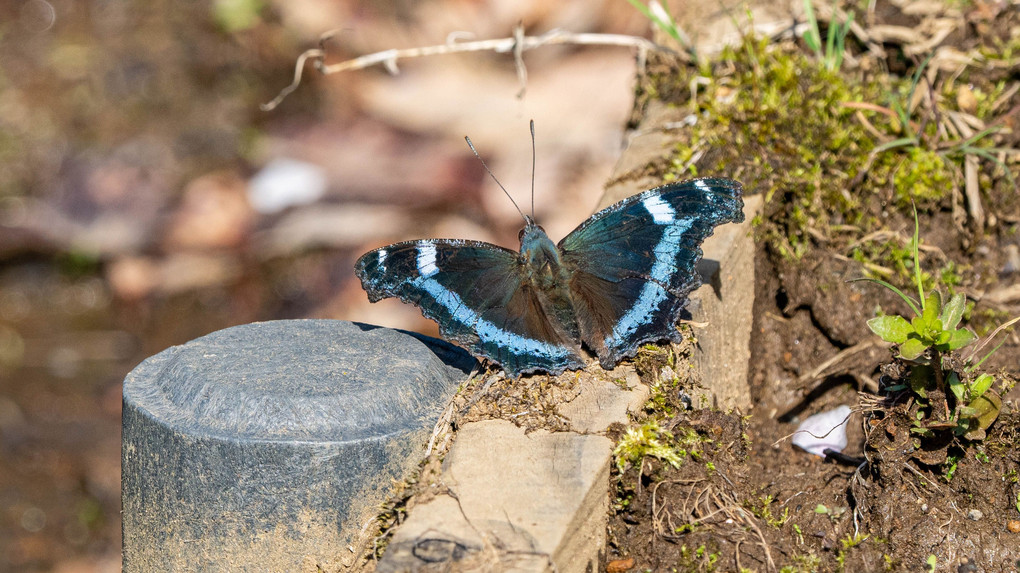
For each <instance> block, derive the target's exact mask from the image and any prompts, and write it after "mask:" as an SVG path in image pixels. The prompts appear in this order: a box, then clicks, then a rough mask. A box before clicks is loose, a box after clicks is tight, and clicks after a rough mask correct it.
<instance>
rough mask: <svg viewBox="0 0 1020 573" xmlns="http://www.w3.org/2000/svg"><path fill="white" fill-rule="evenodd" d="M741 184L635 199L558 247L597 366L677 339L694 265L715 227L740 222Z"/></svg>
mask: <svg viewBox="0 0 1020 573" xmlns="http://www.w3.org/2000/svg"><path fill="white" fill-rule="evenodd" d="M741 194H742V189H741V186H740V183H738V182H736V181H732V180H729V179H695V180H691V181H685V182H682V183H673V184H670V185H665V186H662V187H657V188H655V189H651V190H649V191H645V192H643V193H639V194H637V195H634V196H632V197H629V198H627V199H624V200H623V201H620V202H619V203H616V204H615V205H612V206H610V207H607V208H606V209H603V210H602V211H599V212H598V213H596V214H595V215H593V216H592V217H591V218H590V219H588V220H587V221H585V222H584V223H583V224H582V225H581V226H580V227H578V228H577V229H575V230H574V231H573V232H572V233H570V234H569V235H567V236H566V237H565V238H564V239H563V240H562V241H560V244H559V248H560V250H561V253H562V258H563V263H564V264H565V265H567V267H568V268H569V269H570V270H571V273H572V276H571V283H570V293H571V299H572V300H573V302H574V307H575V309H576V311H577V317H578V326H579V328H580V331H581V339H582V340H583V341H584V343H585V344H587V345H588V347H589V348H591V349H592V350H594V351H595V352H596V353H597V354H598V356H599V361H600V363H601V364H602V366H603V367H604V368H611V367H612V366H614V365H615V364H616V363H617V362H619V361H620V360H621V359H622V358H624V357H626V356H632V355H633V354H634V353H635V352H636V351H637V348H638V347H639V346H640V345H641V344H643V343H645V342H651V341H655V340H662V339H666V338H668V339H671V340H676V339H677V337H678V333H677V330H676V327H675V324H676V320H677V318H678V315H679V314H680V311H681V310H682V309H683V307H684V306H685V305H686V304H687V295H688V294H689V293H690V292H691V291H692V290H694V289H695V288H697V287H698V286H700V284H701V279H700V277H698V274H697V272H695V270H694V265H695V263H697V261H698V260H699V259H701V255H702V252H701V247H700V245H701V242H702V241H704V240H705V237H707V236H709V235H711V234H712V231H713V229H714V228H715V227H716V225H719V224H721V223H725V222H728V221H743V219H744V214H743V199H742V198H741Z"/></svg>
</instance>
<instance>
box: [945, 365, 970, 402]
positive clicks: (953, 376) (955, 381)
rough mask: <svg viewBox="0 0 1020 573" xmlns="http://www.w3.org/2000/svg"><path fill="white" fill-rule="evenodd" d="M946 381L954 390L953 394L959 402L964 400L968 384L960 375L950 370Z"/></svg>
mask: <svg viewBox="0 0 1020 573" xmlns="http://www.w3.org/2000/svg"><path fill="white" fill-rule="evenodd" d="M946 383H947V384H948V385H949V389H950V390H951V391H952V392H953V396H956V401H957V402H962V401H963V399H964V394H965V393H966V391H967V386H966V384H964V383H963V382H962V381H961V380H960V375H959V374H957V373H956V372H950V373H949V376H948V377H947V378H946Z"/></svg>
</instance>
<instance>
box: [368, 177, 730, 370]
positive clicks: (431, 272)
mask: <svg viewBox="0 0 1020 573" xmlns="http://www.w3.org/2000/svg"><path fill="white" fill-rule="evenodd" d="M741 193H742V190H741V187H740V184H739V183H737V182H736V181H731V180H727V179H695V180H692V181H686V182H683V183H675V184H671V185H666V186H663V187H658V188H656V189H651V190H648V191H645V192H643V193H639V194H637V195H634V196H632V197H629V198H627V199H624V200H623V201H620V202H619V203H616V204H614V205H612V206H610V207H607V208H606V209H603V210H602V211H599V212H598V213H596V214H595V215H593V216H592V217H590V218H589V219H588V220H587V221H585V222H584V223H582V224H581V225H580V226H579V227H578V228H577V229H575V230H574V231H573V232H571V233H570V234H569V235H567V236H566V237H565V238H564V239H563V240H562V241H560V242H559V243H558V244H555V243H553V242H552V240H551V239H550V238H549V237H548V236H547V235H546V233H545V231H544V230H542V228H541V227H539V226H538V225H536V224H535V222H534V221H533V220H532V219H531V218H530V217H526V218H525V219H526V224H525V227H524V229H523V230H522V232H521V237H520V238H521V246H520V250H519V251H518V252H514V251H511V250H508V249H504V248H502V247H498V246H496V245H491V244H489V243H483V242H479V241H464V240H451V239H426V240H420V241H408V242H404V243H397V244H395V245H389V246H387V247H383V248H381V249H376V250H374V251H370V252H368V253H366V254H365V255H363V256H362V257H361V258H360V259H359V260H358V262H357V263H356V265H355V272H356V274H357V275H358V277H359V278H360V279H361V282H362V286H363V287H364V288H365V290H366V291H367V292H368V295H369V299H370V300H372V301H373V302H374V301H377V300H379V299H382V298H386V297H398V298H400V299H401V300H403V301H405V302H409V303H411V304H414V305H416V306H418V307H419V308H420V309H421V310H422V313H423V314H424V315H425V316H426V317H428V318H431V319H433V320H435V321H436V322H438V323H439V327H440V332H441V333H442V334H443V336H444V337H445V338H447V339H448V340H451V341H452V342H455V343H457V344H460V345H462V346H464V347H466V348H468V349H469V350H471V351H472V353H474V354H475V355H477V356H483V357H486V358H489V359H491V360H493V361H495V362H498V363H500V364H501V365H502V366H503V367H504V369H505V370H506V372H507V374H508V375H510V376H517V375H519V374H523V373H528V372H535V371H539V370H542V371H546V372H550V373H560V372H562V371H563V370H566V369H577V368H582V367H583V366H584V363H585V360H584V354H583V352H582V345H583V346H585V347H587V348H588V349H590V350H591V351H593V352H594V353H595V354H597V355H598V357H599V362H600V363H601V365H602V366H603V367H604V368H612V367H613V366H615V364H616V363H617V362H619V361H620V360H621V359H622V358H624V357H627V356H632V355H633V354H634V353H635V352H636V351H637V348H638V347H639V346H640V345H641V344H643V343H645V342H650V341H656V340H663V339H671V340H676V339H677V338H678V336H679V334H678V331H677V330H676V328H675V322H676V320H677V317H678V315H679V313H680V311H681V310H682V308H683V307H684V305H686V303H687V295H688V294H689V293H690V292H691V291H692V290H693V289H694V288H697V286H698V285H700V279H699V277H698V276H697V273H696V272H695V271H694V264H695V263H696V262H697V261H698V260H699V259H700V258H701V249H700V244H701V242H702V241H703V240H704V239H705V237H707V236H708V235H710V234H711V233H712V230H713V229H714V228H715V226H716V225H719V224H721V223H724V222H728V221H741V220H743V211H742V207H743V201H742V198H741Z"/></svg>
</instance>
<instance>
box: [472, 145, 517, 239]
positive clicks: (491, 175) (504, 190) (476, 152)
mask: <svg viewBox="0 0 1020 573" xmlns="http://www.w3.org/2000/svg"><path fill="white" fill-rule="evenodd" d="M464 141H467V144H468V147H470V148H471V151H472V153H474V154H475V157H477V158H478V161H481V162H482V167H484V168H485V171H487V172H488V173H489V177H492V180H493V181H495V182H496V185H499V188H500V189H502V190H503V193H505V194H506V196H507V198H508V199H510V202H511V203H513V204H514V207H515V208H516V209H517V212H518V213H520V214H521V217H523V218H524V220H525V221H527V220H528V216H527V215H525V214H524V211H521V208H520V207H518V206H517V201H514V198H513V197H511V196H510V192H508V191H507V190H506V187H503V184H502V183H500V182H499V179H496V176H495V175H494V174H493V173H492V170H491V169H489V166H488V165H486V164H485V160H484V159H482V156H481V155H478V150H477V149H475V145H474V144H473V143H471V138H470V137H468V136H466V135H465V136H464Z"/></svg>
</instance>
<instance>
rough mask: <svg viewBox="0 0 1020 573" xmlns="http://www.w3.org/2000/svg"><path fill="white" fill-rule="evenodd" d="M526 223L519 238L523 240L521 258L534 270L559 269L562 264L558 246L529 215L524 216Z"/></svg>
mask: <svg viewBox="0 0 1020 573" xmlns="http://www.w3.org/2000/svg"><path fill="white" fill-rule="evenodd" d="M524 221H525V225H524V228H523V229H521V232H520V233H519V234H518V238H519V239H520V240H521V257H523V258H524V260H526V261H527V262H528V263H529V265H530V266H531V268H533V269H541V268H544V267H558V266H559V263H560V255H559V251H558V250H557V249H556V244H555V243H553V242H552V240H551V239H550V238H549V236H548V235H546V234H545V229H543V228H542V227H540V226H539V225H538V224H536V223H535V220H534V219H532V218H531V217H528V216H527V215H525V216H524Z"/></svg>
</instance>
